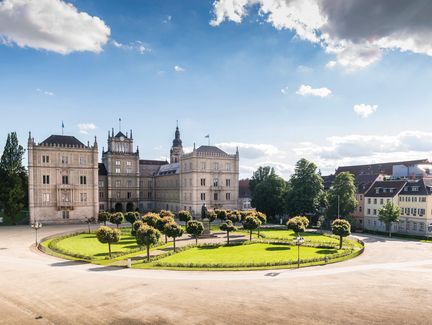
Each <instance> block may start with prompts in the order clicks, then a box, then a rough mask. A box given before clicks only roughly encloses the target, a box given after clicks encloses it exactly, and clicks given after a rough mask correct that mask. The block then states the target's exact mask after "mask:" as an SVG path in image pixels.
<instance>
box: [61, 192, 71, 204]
mask: <svg viewBox="0 0 432 325" xmlns="http://www.w3.org/2000/svg"><path fill="white" fill-rule="evenodd" d="M61 200H62V202H69V201H70V197H69V193H67V192H63V193H62V194H61Z"/></svg>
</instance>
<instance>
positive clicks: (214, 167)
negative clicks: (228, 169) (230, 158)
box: [213, 162, 219, 170]
mask: <svg viewBox="0 0 432 325" xmlns="http://www.w3.org/2000/svg"><path fill="white" fill-rule="evenodd" d="M213 169H214V170H219V163H218V162H215V163H214V164H213Z"/></svg>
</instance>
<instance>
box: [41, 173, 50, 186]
mask: <svg viewBox="0 0 432 325" xmlns="http://www.w3.org/2000/svg"><path fill="white" fill-rule="evenodd" d="M42 183H43V184H46V185H48V184H49V183H50V180H49V175H43V176H42Z"/></svg>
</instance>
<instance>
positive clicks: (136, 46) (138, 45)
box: [111, 40, 151, 54]
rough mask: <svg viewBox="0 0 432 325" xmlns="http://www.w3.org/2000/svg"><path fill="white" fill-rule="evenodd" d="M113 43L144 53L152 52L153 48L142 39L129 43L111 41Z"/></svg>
mask: <svg viewBox="0 0 432 325" xmlns="http://www.w3.org/2000/svg"><path fill="white" fill-rule="evenodd" d="M111 44H112V45H114V46H115V47H117V48H119V49H124V50H129V51H137V52H139V53H140V54H144V53H147V52H151V49H150V48H149V47H148V46H146V45H145V44H144V42H141V41H134V42H130V43H129V44H123V43H120V42H117V41H116V40H113V41H111Z"/></svg>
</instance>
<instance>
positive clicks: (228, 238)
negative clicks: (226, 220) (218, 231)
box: [227, 231, 229, 245]
mask: <svg viewBox="0 0 432 325" xmlns="http://www.w3.org/2000/svg"><path fill="white" fill-rule="evenodd" d="M227 244H228V245H229V231H227Z"/></svg>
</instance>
